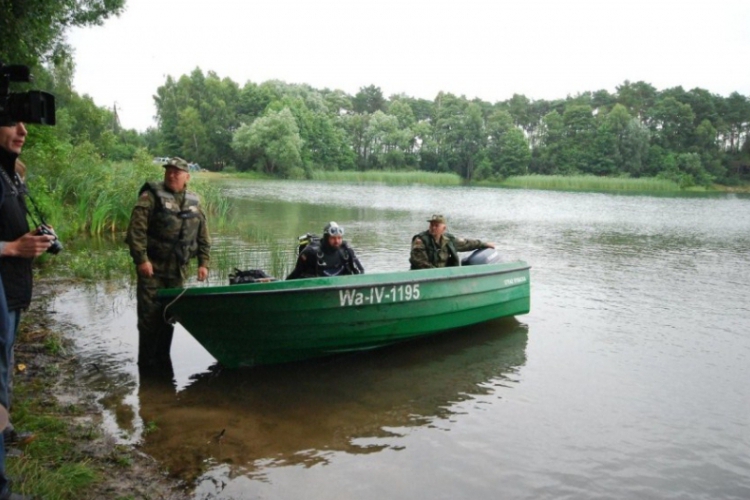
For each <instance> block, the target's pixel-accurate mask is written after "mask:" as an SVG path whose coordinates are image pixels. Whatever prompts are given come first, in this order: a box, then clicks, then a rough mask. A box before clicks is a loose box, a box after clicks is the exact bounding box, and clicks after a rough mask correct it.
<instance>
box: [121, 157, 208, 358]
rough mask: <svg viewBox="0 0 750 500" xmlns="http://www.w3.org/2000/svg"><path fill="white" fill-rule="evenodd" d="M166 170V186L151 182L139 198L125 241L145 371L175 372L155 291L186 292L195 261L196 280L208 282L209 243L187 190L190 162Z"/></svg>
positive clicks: (178, 160)
mask: <svg viewBox="0 0 750 500" xmlns="http://www.w3.org/2000/svg"><path fill="white" fill-rule="evenodd" d="M164 169H165V170H164V182H158V183H157V182H147V183H146V184H144V185H143V187H142V188H141V190H140V192H139V193H138V202H137V203H136V205H135V207H134V208H133V213H132V215H131V216H130V225H129V226H128V234H127V238H126V240H125V241H126V242H127V244H128V246H129V247H130V256H131V257H132V258H133V262H134V263H135V266H136V271H137V273H138V290H137V299H138V364H139V365H140V366H141V368H159V367H160V365H162V367H163V366H164V365H168V366H170V367H171V361H170V357H169V351H170V348H171V346H172V334H173V332H174V327H173V326H172V325H171V324H169V323H167V322H166V321H165V320H164V318H163V317H162V315H163V312H164V309H163V307H162V305H161V304H160V303H159V302H158V301H157V300H156V292H157V290H159V289H160V288H179V287H182V286H183V282H184V281H185V280H186V279H187V264H188V262H189V260H190V259H191V258H192V257H197V258H198V281H203V280H205V279H206V278H207V277H208V264H209V252H210V250H211V240H210V237H209V235H208V227H207V225H206V215H205V214H204V213H203V209H202V208H201V206H200V199H199V198H198V196H197V195H196V194H195V193H193V192H190V191H188V190H187V182H188V181H189V180H190V173H189V168H188V163H187V162H186V161H185V160H183V159H182V158H177V157H175V158H171V159H170V160H169V161H168V162H167V163H166V164H165V165H164Z"/></svg>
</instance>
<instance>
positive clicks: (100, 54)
mask: <svg viewBox="0 0 750 500" xmlns="http://www.w3.org/2000/svg"><path fill="white" fill-rule="evenodd" d="M68 40H69V42H70V44H71V45H72V46H73V48H74V50H75V62H76V68H77V69H76V76H75V80H74V85H75V88H76V90H77V91H78V92H79V93H81V94H88V95H90V96H91V97H93V99H94V101H95V102H96V103H97V104H98V105H100V106H107V107H111V106H112V105H113V104H115V103H116V104H117V108H118V112H119V115H120V120H121V122H122V125H123V126H125V127H127V128H135V129H138V130H145V129H146V128H147V127H149V126H153V125H154V114H155V108H154V105H153V98H152V96H153V95H154V94H155V92H156V89H157V88H158V87H159V86H160V85H162V84H163V83H164V81H165V79H166V76H167V75H172V76H175V77H179V76H181V75H183V74H187V73H190V72H191V71H192V70H193V69H195V68H196V67H199V68H201V69H202V70H203V71H204V72H207V71H209V70H211V71H214V72H216V73H217V74H218V75H219V76H220V77H222V78H224V77H228V78H231V79H232V80H234V81H235V82H237V83H239V84H240V85H243V84H244V83H245V82H247V81H248V80H249V81H253V82H256V83H261V82H264V81H266V80H270V79H278V80H283V81H285V82H288V83H307V84H310V85H312V86H313V87H316V88H325V87H327V88H331V89H342V90H344V91H345V92H348V93H350V94H355V93H356V92H357V91H358V90H359V88H360V87H364V86H368V85H376V86H378V87H380V88H381V89H382V91H383V93H384V94H385V95H386V96H389V95H391V94H396V93H405V94H407V95H410V96H413V97H421V98H425V99H433V98H434V97H435V95H436V94H437V93H438V92H439V91H441V90H442V91H445V92H451V93H454V94H457V95H465V96H466V97H468V98H474V97H479V98H481V99H483V100H486V101H490V102H496V101H501V100H505V99H508V98H510V97H511V96H512V95H513V94H514V93H518V94H524V95H525V96H527V97H528V98H530V99H557V98H564V97H565V96H566V95H569V94H570V95H574V94H577V93H579V92H584V91H588V90H599V89H606V90H608V91H610V92H614V91H615V87H616V86H618V85H620V84H622V83H623V82H624V81H625V80H630V81H631V82H635V81H645V82H647V83H650V84H651V85H653V86H654V87H656V88H657V89H659V90H662V89H665V88H669V87H675V86H678V85H681V86H682V87H683V88H685V89H686V90H689V89H692V88H695V87H700V88H703V89H706V90H708V91H710V92H712V93H714V94H719V95H723V96H727V95H729V94H730V93H732V92H735V91H736V92H740V93H741V94H743V95H748V96H750V64H749V63H748V55H750V1H748V0H713V1H706V0H692V1H691V0H682V1H667V0H628V1H622V2H612V1H610V0H589V1H586V0H379V1H370V2H363V1H359V0H211V1H206V0H201V1H198V0H127V5H126V11H125V12H124V13H123V14H122V15H121V16H120V17H117V18H113V19H110V20H109V21H107V22H106V23H105V24H104V25H103V26H101V27H94V28H86V29H82V30H75V31H72V32H71V33H70V34H69V37H68Z"/></svg>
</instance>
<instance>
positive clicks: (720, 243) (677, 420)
mask: <svg viewBox="0 0 750 500" xmlns="http://www.w3.org/2000/svg"><path fill="white" fill-rule="evenodd" d="M228 192H229V194H230V195H231V196H232V197H234V198H236V199H237V203H238V205H237V206H238V210H237V211H236V214H235V216H236V219H235V220H234V221H233V222H232V223H231V224H230V227H231V228H232V229H231V230H229V231H228V232H229V233H230V236H224V237H217V238H216V252H215V255H221V253H222V252H223V253H224V254H226V253H228V252H240V253H241V255H242V256H243V257H246V258H247V262H259V263H260V264H261V266H263V263H264V262H265V263H266V264H267V266H270V264H268V262H267V260H268V255H269V252H270V249H272V248H274V247H278V246H283V247H284V248H289V249H290V251H291V249H292V248H293V246H294V242H295V241H296V237H297V236H298V235H299V234H302V233H304V232H307V231H317V232H320V231H321V228H322V227H323V225H324V224H325V223H326V222H327V221H329V220H336V221H337V222H339V223H340V224H342V225H343V226H344V227H345V228H346V231H347V234H346V239H347V240H349V241H350V242H351V244H352V245H353V246H354V247H355V248H356V249H357V250H358V253H359V254H360V258H361V260H362V261H363V263H364V265H365V267H366V268H367V271H368V272H381V271H390V270H398V269H406V268H407V267H408V252H409V242H410V239H411V236H412V235H413V234H415V233H417V232H419V231H421V230H423V229H425V228H426V226H427V223H426V222H425V219H426V218H427V217H428V216H429V215H430V214H432V213H434V212H442V213H445V214H446V215H447V216H448V217H449V230H451V231H452V232H453V233H454V234H457V235H460V236H466V237H477V238H482V239H485V240H490V241H495V242H496V243H497V244H498V248H499V249H500V251H501V253H502V254H503V255H504V256H505V257H506V258H507V259H508V260H516V259H522V260H525V261H527V262H528V263H529V264H531V265H532V271H531V272H532V274H531V284H532V297H531V313H530V314H528V315H525V316H520V317H518V318H516V319H515V320H513V319H509V320H503V321H495V322H490V323H487V324H483V325H481V326H479V327H475V328H469V329H464V330H457V331H454V332H451V333H450V334H447V335H440V336H436V337H433V338H431V339H427V340H426V341H420V342H413V343H409V344H406V345H401V346H397V347H394V348H389V349H384V350H380V351H375V352H371V353H366V354H358V355H356V356H345V357H336V358H329V359H325V360H319V361H313V362H306V363H299V364H292V365H285V366H277V367H267V368H261V369H252V370H240V371H234V372H233V371H225V370H221V369H220V368H219V367H218V366H215V365H214V360H213V358H211V356H210V355H209V354H208V353H206V352H205V351H204V350H203V349H202V348H201V347H200V346H199V345H198V344H196V343H195V341H193V340H192V338H191V337H190V336H189V334H187V333H186V332H185V331H184V330H183V329H182V328H180V327H178V329H177V331H176V337H175V342H174V346H173V350H172V359H173V362H174V373H175V381H174V382H172V381H170V380H162V381H159V380H151V379H148V380H139V376H138V371H137V368H136V366H135V364H134V359H135V356H136V351H137V331H136V327H135V324H136V320H135V303H134V296H133V294H134V292H133V290H132V289H131V288H129V287H127V286H123V285H122V284H121V283H108V284H103V285H99V286H96V287H92V288H80V289H73V290H70V291H68V292H65V293H63V294H61V295H60V296H59V297H58V299H57V300H56V304H55V305H56V309H57V311H58V313H59V314H58V316H59V317H60V321H61V322H63V323H66V324H70V325H72V326H73V328H74V333H73V334H72V335H71V336H72V337H74V339H75V341H76V346H77V349H78V350H79V352H80V355H81V357H82V358H83V360H84V364H85V365H86V364H88V365H96V367H97V368H99V369H98V370H95V369H91V370H87V375H86V377H85V378H86V381H87V383H89V384H90V385H92V387H94V388H95V389H97V390H99V391H100V392H101V394H102V398H101V402H102V406H103V409H104V414H105V417H106V425H107V427H108V428H109V429H110V430H111V431H113V432H115V433H116V435H117V436H118V437H119V439H120V440H122V441H123V442H131V443H139V444H140V446H141V447H142V449H143V450H144V451H146V452H148V453H149V454H151V455H153V456H154V457H155V458H156V459H157V460H159V461H160V462H161V463H163V464H164V466H165V467H167V468H168V469H169V470H170V471H171V473H172V474H174V475H177V476H179V477H182V478H184V479H186V480H187V481H188V482H189V484H191V487H190V489H189V491H187V492H186V493H185V496H186V498H191V499H201V500H202V499H251V498H252V499H255V498H269V499H300V498H305V499H326V500H330V499H365V500H368V499H372V500H376V499H377V500H381V499H384V498H388V499H422V498H424V499H456V498H465V499H474V498H512V499H516V498H518V499H545V498H550V499H559V498H574V499H601V498H679V499H683V498H685V499H686V498H689V499H719V498H721V499H732V498H736V499H747V498H750V384H748V382H749V381H750V326H749V325H750V286H749V285H748V283H750V217H749V214H750V198H748V197H742V196H732V195H722V196H715V197H705V196H704V197H680V198H674V197H652V196H632V195H630V196H620V195H612V194H592V193H557V192H546V191H533V190H504V189H489V188H455V187H453V188H435V187H384V186H371V185H370V186H356V185H332V184H314V183H309V182H306V183H294V182H247V183H246V184H240V185H237V186H235V187H233V188H232V189H231V190H229V191H228ZM258 234H263V235H264V236H263V237H262V238H259V237H258ZM222 248H223V250H222ZM123 251H125V250H123ZM264 259H265V261H264ZM267 266H263V267H266V269H270V267H267ZM211 279H212V281H213V284H223V280H221V279H220V278H218V277H216V276H212V278H211ZM248 321H249V323H251V319H249V320H248Z"/></svg>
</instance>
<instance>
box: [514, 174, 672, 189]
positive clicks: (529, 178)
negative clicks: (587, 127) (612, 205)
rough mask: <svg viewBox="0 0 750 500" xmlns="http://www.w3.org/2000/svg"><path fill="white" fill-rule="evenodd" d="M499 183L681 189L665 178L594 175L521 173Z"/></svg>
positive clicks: (594, 187)
mask: <svg viewBox="0 0 750 500" xmlns="http://www.w3.org/2000/svg"><path fill="white" fill-rule="evenodd" d="M500 185H501V186H503V187H513V188H526V189H551V190H560V191H638V192H670V191H671V192H674V191H680V190H681V189H680V186H679V185H678V184H677V183H676V182H673V181H670V180H666V179H656V178H653V177H650V178H630V177H597V176H595V175H573V176H563V175H522V176H515V177H509V178H507V179H506V180H504V181H503V182H502V183H501V184H500Z"/></svg>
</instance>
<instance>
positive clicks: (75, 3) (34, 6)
mask: <svg viewBox="0 0 750 500" xmlns="http://www.w3.org/2000/svg"><path fill="white" fill-rule="evenodd" d="M124 5H125V0H85V1H81V0H23V1H20V0H2V1H0V60H2V61H4V62H6V63H8V64H26V65H30V66H34V65H37V64H39V63H42V62H44V61H45V60H50V59H54V58H56V57H58V56H62V55H63V54H66V53H69V52H70V51H69V49H68V47H67V45H66V43H65V33H66V32H67V30H68V29H69V28H73V27H85V26H96V25H101V24H102V23H103V22H104V21H105V20H106V19H108V18H109V17H110V16H118V15H120V13H121V12H122V11H123V8H124Z"/></svg>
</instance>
